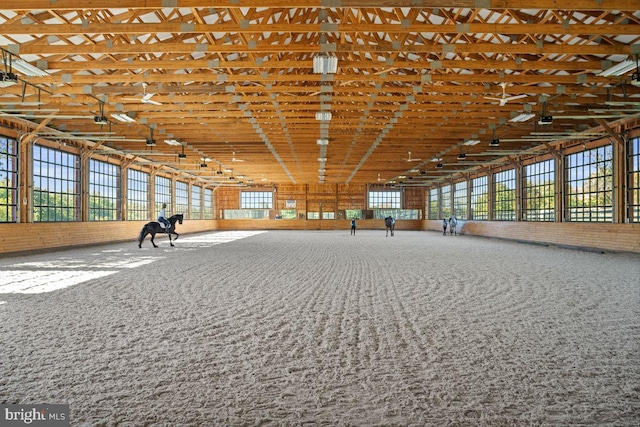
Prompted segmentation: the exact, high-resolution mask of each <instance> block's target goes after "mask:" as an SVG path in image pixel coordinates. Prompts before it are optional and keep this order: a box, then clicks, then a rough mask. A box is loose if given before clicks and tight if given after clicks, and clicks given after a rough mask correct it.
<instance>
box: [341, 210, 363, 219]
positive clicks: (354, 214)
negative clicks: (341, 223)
mask: <svg viewBox="0 0 640 427" xmlns="http://www.w3.org/2000/svg"><path fill="white" fill-rule="evenodd" d="M344 217H345V219H353V218H355V219H361V218H362V210H360V209H346V210H345V211H344Z"/></svg>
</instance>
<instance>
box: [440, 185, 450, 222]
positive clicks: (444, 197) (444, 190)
mask: <svg viewBox="0 0 640 427" xmlns="http://www.w3.org/2000/svg"><path fill="white" fill-rule="evenodd" d="M440 215H441V216H442V218H449V217H450V216H451V186H450V185H445V186H443V187H440Z"/></svg>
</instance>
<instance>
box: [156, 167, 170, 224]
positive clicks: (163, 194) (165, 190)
mask: <svg viewBox="0 0 640 427" xmlns="http://www.w3.org/2000/svg"><path fill="white" fill-rule="evenodd" d="M155 195H156V215H158V214H159V213H160V209H162V204H163V203H166V204H167V209H166V214H167V215H168V216H171V214H170V213H169V212H170V210H171V180H170V179H169V178H165V177H163V176H156V179H155Z"/></svg>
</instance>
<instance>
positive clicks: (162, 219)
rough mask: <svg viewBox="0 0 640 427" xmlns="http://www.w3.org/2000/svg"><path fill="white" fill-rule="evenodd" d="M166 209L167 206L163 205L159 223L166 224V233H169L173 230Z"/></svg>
mask: <svg viewBox="0 0 640 427" xmlns="http://www.w3.org/2000/svg"><path fill="white" fill-rule="evenodd" d="M166 209H167V204H166V203H163V204H162V209H160V215H158V221H159V222H161V223H163V224H164V226H165V229H164V231H165V233H168V232H169V229H170V228H171V223H170V222H169V220H168V219H167V213H166Z"/></svg>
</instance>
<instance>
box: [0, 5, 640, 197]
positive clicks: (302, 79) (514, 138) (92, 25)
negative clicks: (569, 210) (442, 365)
mask: <svg viewBox="0 0 640 427" xmlns="http://www.w3.org/2000/svg"><path fill="white" fill-rule="evenodd" d="M78 3H81V4H86V5H90V8H84V9H79V8H78V7H77V4H78ZM517 3H522V2H513V1H509V0H502V1H496V0H459V1H428V0H383V1H374V0H352V1H341V0H321V1H320V0H317V1H304V2H303V1H295V0H294V1H285V0H280V1H258V0H256V1H250V0H246V1H245V0H224V1H223V0H219V1H210V0H209V1H198V0H147V1H140V0H111V1H99V0H96V1H90V2H89V1H86V2H74V1H69V0H57V1H49V0H29V1H24V0H4V1H3V6H2V7H3V8H4V9H2V10H0V46H2V47H3V48H4V49H5V50H6V52H5V59H6V58H7V57H9V58H12V60H15V59H16V58H22V59H24V60H26V61H28V62H29V63H31V64H33V65H35V66H38V67H39V68H41V69H43V70H46V71H47V73H48V75H46V76H43V77H30V76H27V75H24V74H21V73H20V72H19V71H16V70H14V72H15V73H16V74H17V75H18V77H19V79H20V82H19V84H17V85H13V86H10V87H4V88H0V112H1V113H0V116H3V117H2V119H3V120H5V121H6V120H10V119H11V118H14V117H15V118H16V119H17V117H20V118H21V119H28V120H32V121H34V122H38V123H40V122H42V121H43V120H46V124H48V126H50V127H53V128H55V129H58V130H60V131H63V132H66V133H74V134H76V135H77V134H82V135H84V136H86V137H87V139H89V140H90V141H92V144H95V146H94V148H95V149H96V150H95V151H96V152H100V153H105V152H108V153H110V154H112V155H113V156H116V157H118V156H123V157H127V158H129V159H131V162H149V161H150V163H149V164H150V165H152V166H154V167H158V168H162V169H164V170H166V171H174V172H175V173H176V174H178V175H184V176H188V177H197V178H199V179H200V180H203V181H206V182H207V183H210V184H220V183H221V182H222V180H223V179H228V178H229V175H232V174H233V175H234V176H235V177H239V178H237V181H236V182H240V181H242V182H243V183H257V184H260V183H273V184H287V183H296V184H315V183H339V184H362V183H372V184H374V183H385V184H387V183H391V182H395V183H400V182H402V183H405V184H407V185H408V184H411V185H428V184H429V183H433V182H434V180H440V179H442V178H443V177H447V176H451V175H452V174H457V173H460V172H465V171H473V170H478V169H479V168H482V167H485V166H488V165H492V164H494V163H495V162H496V159H499V158H501V157H504V156H505V155H511V154H513V155H517V153H518V151H520V150H528V149H531V148H533V147H537V146H540V144H545V143H547V144H548V141H550V140H553V139H560V138H562V137H563V135H565V134H566V133H574V134H575V133H576V132H582V135H584V137H585V138H590V137H591V136H590V135H589V134H588V133H589V132H591V129H593V128H595V127H597V126H600V125H601V124H602V123H603V121H604V122H611V121H614V120H618V119H619V118H621V117H626V116H633V115H636V116H637V115H638V112H640V107H639V105H640V104H639V102H640V88H638V87H636V86H633V85H631V84H630V82H631V75H632V74H633V72H634V71H635V70H630V71H629V72H627V73H626V74H625V75H622V76H609V77H603V76H600V75H599V74H600V73H601V71H602V70H604V69H607V68H609V67H610V66H611V65H615V64H616V63H619V62H621V61H624V60H634V61H635V60H636V58H637V55H638V53H640V11H638V2H637V0H633V1H631V0H629V1H627V0H612V1H608V0H600V1H594V0H589V1H587V0H572V1H565V2H557V1H555V0H530V1H529V2H527V4H529V5H530V7H531V8H529V9H514V8H512V7H511V5H515V4H517ZM559 4H562V9H559V8H558V5H559ZM26 5H28V6H29V7H30V9H24V8H25V6H26ZM7 52H9V53H7ZM319 55H329V56H335V57H337V60H338V68H337V72H336V73H335V74H318V73H314V72H313V59H314V57H316V56H319ZM5 71H6V70H5ZM503 86H504V90H503ZM149 93H152V94H154V95H153V96H152V97H151V98H150V99H151V100H152V101H156V102H157V103H143V102H141V101H140V99H142V97H143V96H144V95H145V94H149ZM503 97H505V98H506V101H505V102H500V101H499V100H498V99H500V98H503ZM491 98H497V99H491ZM29 110H31V111H29ZM34 110H35V111H34ZM38 110H39V112H38ZM321 111H324V112H330V113H331V115H332V117H331V120H329V121H320V120H317V119H316V113H318V112H321ZM112 113H122V114H127V115H129V116H130V117H132V118H134V119H135V123H131V124H125V123H122V122H120V121H118V120H116V119H114V118H112V116H111V114H112ZM521 113H533V114H535V117H533V118H530V119H529V120H527V121H524V122H513V121H511V120H512V119H513V118H514V117H516V116H518V115H520V114H521ZM29 115H33V116H29ZM102 115H104V116H105V117H107V118H108V119H109V121H110V123H109V124H106V125H99V124H96V123H95V122H94V119H93V117H94V116H102ZM540 115H549V116H553V123H552V124H550V125H540V124H538V117H539V116H540ZM7 116H11V117H7ZM44 117H46V119H45V118H44ZM96 132H111V133H109V134H104V135H109V136H108V137H105V136H97V134H93V133H96ZM90 133H92V134H91V136H89V134H90ZM152 133H153V139H155V140H156V141H157V145H156V146H155V147H148V146H147V144H146V142H145V140H146V139H150V138H151V136H152ZM494 138H497V139H499V140H500V145H499V147H497V148H496V147H488V142H489V140H490V139H494ZM171 139H173V140H176V141H178V142H179V144H181V145H169V144H166V143H165V142H164V141H165V140H171ZM319 139H324V140H327V145H319V144H318V140H319ZM69 141H74V140H73V139H72V138H71V139H69ZM469 141H480V142H479V143H477V144H476V145H465V142H466V143H467V144H468V143H469ZM492 151H493V152H492ZM182 153H184V154H185V155H186V157H184V158H181V157H180V156H178V154H182ZM460 153H464V154H466V158H465V159H464V160H459V159H458V158H457V157H458V155H459V154H460ZM203 158H205V159H207V158H208V160H202V159H203ZM438 159H441V160H438ZM203 163H206V164H207V166H206V167H204V166H203ZM437 163H441V164H442V167H440V168H437V167H436V164H437ZM224 170H228V171H233V172H227V173H226V174H224V176H221V174H219V173H218V172H220V171H224Z"/></svg>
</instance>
